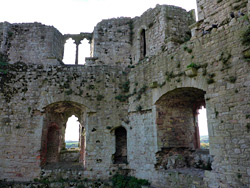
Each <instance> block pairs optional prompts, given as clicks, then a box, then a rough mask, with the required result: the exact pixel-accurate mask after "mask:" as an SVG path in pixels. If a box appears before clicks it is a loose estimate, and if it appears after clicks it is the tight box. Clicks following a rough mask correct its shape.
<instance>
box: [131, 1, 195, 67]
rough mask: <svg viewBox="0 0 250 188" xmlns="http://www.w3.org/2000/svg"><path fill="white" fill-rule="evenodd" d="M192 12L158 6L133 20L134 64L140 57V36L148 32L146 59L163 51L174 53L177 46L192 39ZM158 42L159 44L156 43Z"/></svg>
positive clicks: (132, 52) (173, 7) (132, 51)
mask: <svg viewBox="0 0 250 188" xmlns="http://www.w3.org/2000/svg"><path fill="white" fill-rule="evenodd" d="M194 22H195V21H194V19H193V17H192V15H191V13H190V12H186V11H185V10H184V9H182V8H179V7H175V6H159V5H158V6H156V7H155V8H154V9H149V10H147V11H146V12H145V13H143V14H142V16H140V17H136V18H134V19H133V46H132V50H131V54H132V59H133V63H134V64H136V63H138V62H139V61H140V60H141V59H142V57H140V51H141V49H140V43H141V40H140V34H141V32H142V30H143V29H145V32H146V57H152V56H154V55H158V54H160V53H162V52H163V51H168V52H169V53H171V52H173V50H174V49H175V48H176V46H179V45H180V44H181V43H183V42H184V41H186V40H188V39H189V38H190V31H189V28H188V26H189V25H191V24H192V23H194ZM155 41H157V42H155Z"/></svg>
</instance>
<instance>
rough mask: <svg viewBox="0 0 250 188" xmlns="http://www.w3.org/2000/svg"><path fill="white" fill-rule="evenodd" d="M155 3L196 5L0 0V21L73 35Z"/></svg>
mask: <svg viewBox="0 0 250 188" xmlns="http://www.w3.org/2000/svg"><path fill="white" fill-rule="evenodd" d="M156 4H168V5H176V6H180V7H183V8H184V9H186V10H188V11H189V10H191V9H195V8H196V0H0V5H1V11H0V22H3V21H8V22H10V23H22V22H40V23H43V24H45V25H53V26H54V27H56V28H57V29H58V30H59V31H60V32H61V33H63V34H67V33H71V34H77V33H80V32H92V31H93V29H94V26H95V25H96V24H97V23H98V22H100V21H101V20H102V19H108V18H116V17H135V16H140V15H141V14H142V13H143V12H145V11H146V10H147V9H149V8H154V7H155V6H156Z"/></svg>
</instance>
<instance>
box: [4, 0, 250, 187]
mask: <svg viewBox="0 0 250 188" xmlns="http://www.w3.org/2000/svg"><path fill="white" fill-rule="evenodd" d="M197 5H198V21H197V22H196V21H195V14H194V12H193V11H190V12H187V11H185V10H184V9H182V8H179V7H175V6H167V5H157V6H156V7H155V8H154V9H149V10H147V11H146V12H145V13H143V14H142V15H141V16H140V17H135V18H117V19H108V20H103V21H101V22H100V23H98V24H97V25H96V27H95V28H94V31H93V33H80V34H67V35H62V34H61V33H60V32H59V31H58V30H57V29H55V28H54V27H52V26H45V25H42V24H40V23H22V24H10V23H8V22H4V23H0V44H1V47H0V101H1V102H0V147H1V150H0V185H1V187H5V186H6V187H8V186H13V187H39V186H40V187H43V186H44V187H46V186H49V187H77V186H78V187H79V186H82V187H83V186H85V187H106V188H107V187H112V185H111V183H110V178H111V177H112V176H113V175H115V174H116V173H120V174H124V175H129V176H135V177H136V178H141V179H146V180H148V181H149V182H150V183H151V185H150V186H151V187H156V188H166V187H167V188H177V187H178V188H179V187H183V188H187V187H190V188H191V187H192V188H193V187H195V188H229V187H231V188H247V187H250V103H249V101H250V66H249V59H250V40H249V35H250V26H249V19H250V0H210V1H208V0H207V1H206V0H197ZM69 38H72V39H73V40H74V41H75V44H76V58H75V65H65V64H64V63H63V62H62V59H63V54H64V44H65V42H66V40H67V39H69ZM83 39H87V40H88V41H89V43H90V48H91V54H90V57H88V58H86V63H85V64H84V65H79V61H78V46H79V44H80V43H81V41H82V40H83ZM187 67H188V68H187ZM202 106H204V107H205V108H206V111H207V122H208V132H209V144H210V148H209V150H202V149H200V141H199V125H198V123H197V116H198V110H199V109H200V108H201V107H202ZM72 115H75V116H76V117H78V120H79V123H80V125H79V132H80V138H79V149H78V150H74V151H71V150H67V149H65V141H64V138H65V129H66V122H67V120H68V118H69V117H70V116H72ZM42 180H46V182H44V181H42ZM73 180H74V181H73ZM45 185H46V186H45Z"/></svg>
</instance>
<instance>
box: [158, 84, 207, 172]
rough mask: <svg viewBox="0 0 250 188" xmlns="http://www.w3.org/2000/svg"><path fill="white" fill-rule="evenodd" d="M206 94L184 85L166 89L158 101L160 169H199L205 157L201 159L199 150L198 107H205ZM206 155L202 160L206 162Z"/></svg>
mask: <svg viewBox="0 0 250 188" xmlns="http://www.w3.org/2000/svg"><path fill="white" fill-rule="evenodd" d="M205 93H206V92H205V91H203V90H201V89H197V88H193V87H183V88H178V89H174V90H171V91H169V92H167V93H166V94H164V95H163V96H161V97H160V98H159V99H158V100H157V101H156V103H155V106H156V128H157V145H158V152H157V154H156V157H157V160H158V161H157V164H156V167H157V168H158V167H159V168H165V169H169V168H183V167H190V166H193V167H198V168H200V166H199V165H198V163H199V162H201V160H203V159H198V157H197V155H198V153H197V152H196V150H197V149H199V148H200V136H199V125H198V110H199V109H200V108H201V107H202V106H206V104H205ZM204 158H205V161H202V163H203V164H206V165H207V163H209V160H210V158H209V153H206V157H204ZM196 159H198V160H197V161H195V160H196ZM172 161H174V163H173V162H172Z"/></svg>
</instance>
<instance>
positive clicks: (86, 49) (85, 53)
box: [79, 39, 90, 64]
mask: <svg viewBox="0 0 250 188" xmlns="http://www.w3.org/2000/svg"><path fill="white" fill-rule="evenodd" d="M86 57H90V44H89V41H88V40H87V39H84V40H82V41H81V44H80V45H79V64H85V58H86Z"/></svg>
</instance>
